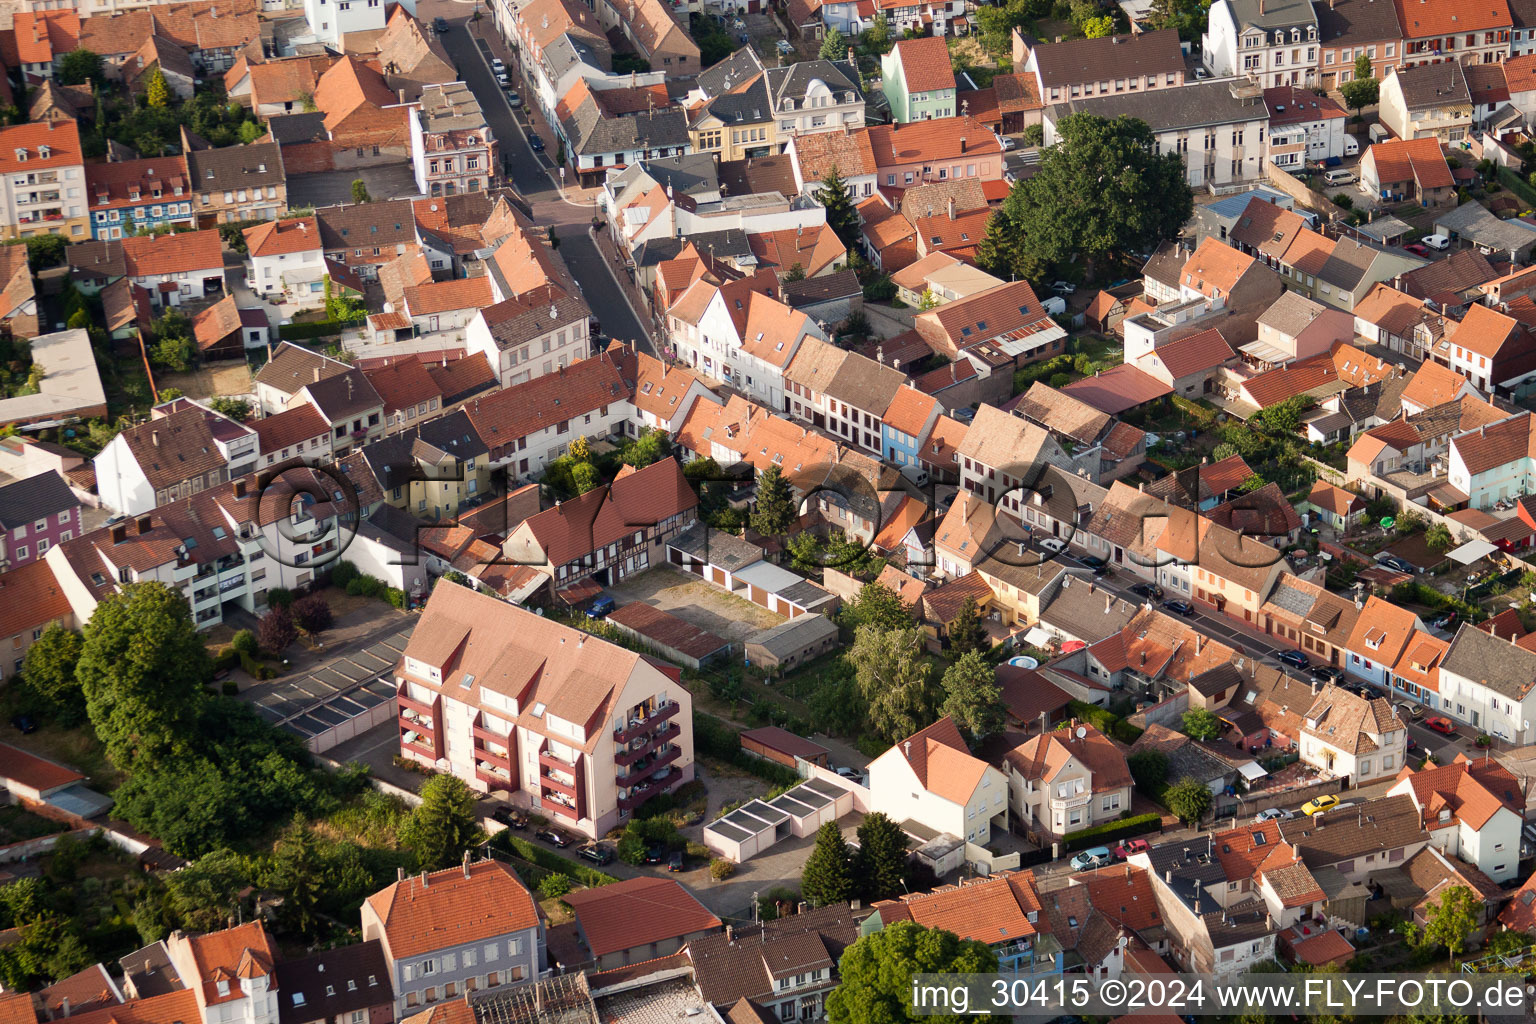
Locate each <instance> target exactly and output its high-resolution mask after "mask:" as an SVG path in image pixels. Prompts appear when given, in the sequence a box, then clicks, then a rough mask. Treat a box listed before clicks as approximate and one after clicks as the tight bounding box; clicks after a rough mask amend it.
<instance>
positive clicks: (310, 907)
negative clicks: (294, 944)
mask: <svg viewBox="0 0 1536 1024" xmlns="http://www.w3.org/2000/svg"><path fill="white" fill-rule="evenodd" d="M317 846H318V844H317V841H316V839H315V833H314V831H313V830H312V829H311V828H310V827H309V823H308V822H307V821H305V820H304V815H303V813H302V812H296V813H295V814H294V816H293V824H292V825H290V826H289V827H288V831H287V832H286V833H285V834H284V835H283V837H282V838H281V839H279V840H278V841H277V844H276V845H275V846H274V847H273V850H272V863H271V866H270V868H269V869H268V874H267V878H266V880H265V882H266V885H267V886H268V888H271V889H273V890H275V891H277V892H279V893H281V894H282V896H283V905H282V908H281V913H282V916H283V918H284V920H285V921H286V922H287V923H288V925H289V927H291V928H293V929H295V930H297V931H299V932H302V933H303V934H306V935H308V934H310V932H311V931H312V930H313V929H314V926H315V922H316V918H315V912H316V910H317V908H318V907H319V904H320V898H321V895H322V894H323V892H324V891H325V875H324V865H323V864H322V863H321V862H320V854H319V850H318V848H317Z"/></svg>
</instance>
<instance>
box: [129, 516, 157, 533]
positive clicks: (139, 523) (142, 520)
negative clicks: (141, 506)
mask: <svg viewBox="0 0 1536 1024" xmlns="http://www.w3.org/2000/svg"><path fill="white" fill-rule="evenodd" d="M154 522H155V517H154V516H152V515H150V514H149V513H148V512H146V513H144V514H143V515H142V516H139V518H138V519H137V520H135V521H134V525H135V526H136V527H137V528H138V531H139V536H140V537H142V536H144V535H145V534H146V533H148V532H149V531H150V529H151V528H153V526H154Z"/></svg>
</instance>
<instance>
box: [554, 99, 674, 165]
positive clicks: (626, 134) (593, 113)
mask: <svg viewBox="0 0 1536 1024" xmlns="http://www.w3.org/2000/svg"><path fill="white" fill-rule="evenodd" d="M560 127H561V128H562V129H563V130H564V132H565V136H566V138H568V139H570V140H572V149H574V150H575V152H576V154H577V155H579V156H601V155H605V154H608V153H626V152H630V151H632V150H637V149H667V148H671V147H673V146H686V145H688V114H687V112H686V111H684V110H683V109H682V108H680V107H668V108H667V109H665V110H648V111H645V112H644V113H635V114H626V115H624V116H623V117H604V116H603V111H602V109H601V108H600V107H599V106H598V105H597V101H596V100H595V99H593V98H592V97H591V96H588V97H587V98H586V99H585V100H583V101H582V103H581V106H579V107H577V108H576V110H575V112H574V113H572V114H571V116H570V117H568V118H566V119H565V120H564V121H563V122H561V125H560Z"/></svg>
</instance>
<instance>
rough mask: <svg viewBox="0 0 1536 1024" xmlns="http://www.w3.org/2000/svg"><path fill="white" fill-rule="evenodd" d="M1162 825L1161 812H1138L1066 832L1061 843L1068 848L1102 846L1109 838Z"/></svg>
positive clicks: (1149, 830)
mask: <svg viewBox="0 0 1536 1024" xmlns="http://www.w3.org/2000/svg"><path fill="white" fill-rule="evenodd" d="M1162 827H1163V816H1162V815H1161V814H1138V815H1135V816H1133V817H1130V818H1122V819H1121V820H1119V821H1109V822H1105V823H1104V824H1102V825H1095V826H1093V827H1092V828H1085V829H1080V830H1079V831H1077V832H1068V833H1067V834H1066V835H1065V836H1063V837H1062V843H1063V845H1064V846H1065V847H1066V848H1067V849H1068V850H1081V849H1083V848H1084V847H1088V846H1103V845H1104V844H1105V843H1107V842H1109V841H1111V840H1115V839H1124V838H1126V837H1127V836H1139V835H1144V834H1146V833H1148V832H1157V831H1159V830H1160V829H1161V828H1162Z"/></svg>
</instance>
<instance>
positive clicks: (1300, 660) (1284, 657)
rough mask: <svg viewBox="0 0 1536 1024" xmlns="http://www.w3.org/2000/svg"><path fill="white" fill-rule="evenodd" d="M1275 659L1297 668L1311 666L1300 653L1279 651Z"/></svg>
mask: <svg viewBox="0 0 1536 1024" xmlns="http://www.w3.org/2000/svg"><path fill="white" fill-rule="evenodd" d="M1275 657H1277V658H1279V659H1280V660H1281V661H1283V662H1285V663H1286V664H1287V665H1294V666H1296V667H1297V668H1306V667H1307V666H1308V665H1310V664H1311V662H1310V661H1308V660H1307V656H1306V655H1305V654H1302V653H1301V652H1300V651H1281V652H1280V653H1279V654H1277V655H1275Z"/></svg>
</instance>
